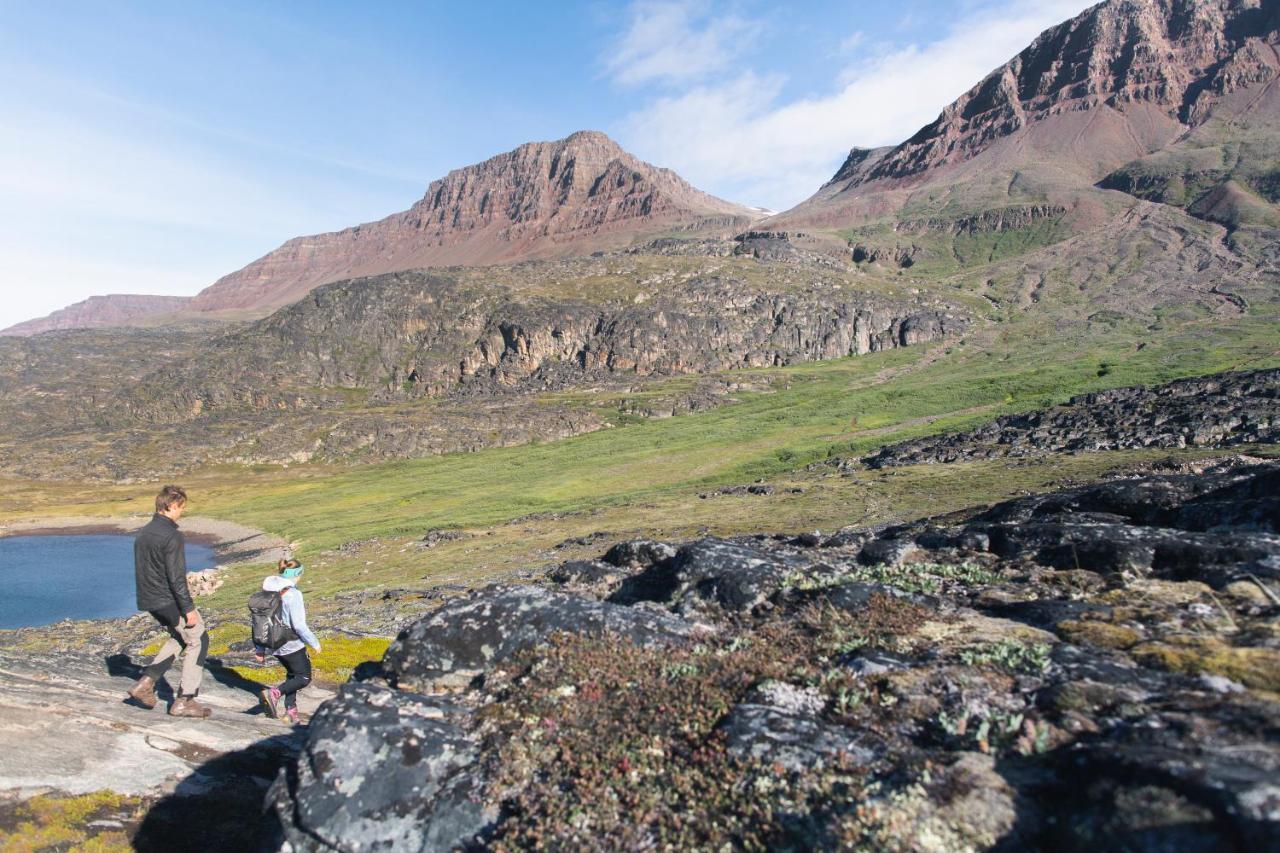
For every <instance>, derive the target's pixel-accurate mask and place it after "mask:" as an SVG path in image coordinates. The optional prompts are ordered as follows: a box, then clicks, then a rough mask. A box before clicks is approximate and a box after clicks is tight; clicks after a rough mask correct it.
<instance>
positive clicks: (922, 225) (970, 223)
mask: <svg viewBox="0 0 1280 853" xmlns="http://www.w3.org/2000/svg"><path fill="white" fill-rule="evenodd" d="M1066 212H1067V208H1065V207H1064V206H1062V205H1060V204H1029V205H1021V206H1018V207H1006V208H1003V209H1001V210H987V211H984V212H982V213H976V214H973V215H972V216H962V217H960V218H958V219H944V218H939V217H932V218H927V219H903V220H901V221H899V222H895V223H894V224H893V230H894V231H895V232H897V233H899V234H920V233H924V232H929V231H934V232H939V233H943V234H950V235H953V236H955V235H960V234H964V235H974V234H998V233H1000V232H1001V231H1010V230H1016V229H1019V228H1027V227H1029V226H1031V225H1032V224H1034V223H1035V222H1037V221H1039V220H1041V219H1054V218H1056V217H1059V216H1062V215H1063V214H1064V213H1066Z"/></svg>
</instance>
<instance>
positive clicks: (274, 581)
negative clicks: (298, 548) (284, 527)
mask: <svg viewBox="0 0 1280 853" xmlns="http://www.w3.org/2000/svg"><path fill="white" fill-rule="evenodd" d="M279 568H280V574H278V575H272V576H270V577H268V578H264V579H263V581H262V592H255V593H254V594H253V595H251V596H250V597H249V612H250V614H251V615H252V619H253V644H254V654H255V656H256V657H257V659H258V662H259V663H261V662H262V661H264V660H266V656H267V652H270V653H271V654H272V655H274V656H275V658H276V660H278V661H280V663H281V664H282V665H283V666H284V669H285V673H286V674H287V675H288V678H286V679H285V680H284V682H283V683H282V684H280V685H279V686H278V687H264V688H263V689H262V693H261V696H262V707H263V708H265V709H266V712H267V714H269V715H270V716H272V717H275V718H279V717H280V700H281V699H282V698H283V699H284V714H285V716H287V717H288V718H289V721H290V722H292V723H294V724H296V723H297V722H298V691H299V690H301V689H302V688H304V687H306V686H307V685H308V684H310V683H311V659H310V658H308V657H307V648H306V647H307V646H310V647H311V648H313V649H315V650H316V651H317V652H319V651H320V640H318V639H317V638H316V635H315V634H313V633H312V632H311V629H310V628H308V627H307V611H306V608H305V606H304V605H303V602H302V591H301V590H300V589H298V578H299V577H300V576H301V575H302V564H301V563H299V562H298V561H297V560H281V561H280V564H279ZM304 643H305V644H306V645H303V644H304Z"/></svg>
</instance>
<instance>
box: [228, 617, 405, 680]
mask: <svg viewBox="0 0 1280 853" xmlns="http://www.w3.org/2000/svg"><path fill="white" fill-rule="evenodd" d="M245 636H246V637H247V636H248V632H247V629H246V632H245ZM319 639H320V648H321V650H322V651H320V652H319V653H316V652H312V651H310V650H308V652H307V653H308V654H309V655H310V656H311V668H312V678H313V679H314V680H315V681H318V682H321V683H328V684H342V683H344V682H346V681H348V680H350V678H351V675H352V673H354V672H355V669H356V667H358V666H359V665H360V664H362V663H370V662H373V663H376V662H377V661H380V660H382V656H383V655H384V654H386V652H387V646H389V645H391V640H389V639H387V638H385V637H346V636H323V635H321V636H320V637H319ZM230 669H231V670H232V671H233V672H235V673H236V674H238V675H240V676H242V677H243V678H247V679H249V680H250V681H255V682H257V683H258V684H275V683H276V682H277V681H280V680H281V676H280V673H281V670H280V669H279V668H278V667H275V666H269V665H268V666H232V667H230Z"/></svg>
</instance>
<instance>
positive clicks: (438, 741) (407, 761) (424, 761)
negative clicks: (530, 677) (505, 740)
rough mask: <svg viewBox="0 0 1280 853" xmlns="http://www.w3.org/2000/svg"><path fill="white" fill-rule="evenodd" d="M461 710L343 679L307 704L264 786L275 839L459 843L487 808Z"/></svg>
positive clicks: (351, 844) (303, 845) (328, 844)
mask: <svg viewBox="0 0 1280 853" xmlns="http://www.w3.org/2000/svg"><path fill="white" fill-rule="evenodd" d="M467 718H468V712H467V711H466V710H465V709H463V708H461V707H460V706H458V705H455V704H454V703H452V702H450V701H448V700H447V699H442V698H440V697H429V696H420V695H416V694H412V693H403V692H399V691H395V690H390V689H387V688H385V687H374V686H370V685H367V684H348V685H346V686H344V687H343V688H342V690H341V692H340V693H339V694H338V696H337V698H335V699H333V700H331V701H329V702H327V703H326V704H325V705H324V706H323V707H322V708H321V709H320V710H319V711H318V712H317V713H316V716H315V718H314V719H313V720H312V721H311V726H310V730H309V732H308V737H307V743H306V746H305V748H304V749H303V752H302V755H301V756H300V757H299V758H298V761H297V763H296V765H295V766H294V767H293V768H292V769H291V771H290V770H288V769H286V770H282V771H281V773H280V776H279V777H278V778H277V779H276V781H275V784H274V785H272V787H271V790H270V792H269V793H268V798H267V802H268V806H269V808H270V809H271V813H272V815H273V816H274V819H275V821H276V822H277V827H276V833H277V838H276V839H274V840H275V841H276V842H277V843H276V845H275V846H277V847H284V848H285V849H290V850H294V851H311V850H331V849H336V850H375V849H386V850H449V849H453V848H455V847H459V846H466V845H468V844H469V843H471V842H472V840H473V839H474V838H475V837H476V835H477V834H478V833H480V832H481V831H483V830H484V829H485V827H487V826H488V825H490V824H491V823H492V822H493V821H494V820H495V819H496V817H497V810H496V808H495V807H494V806H493V805H487V806H486V805H485V802H484V799H485V798H484V781H483V777H482V775H481V773H480V770H479V767H478V757H479V750H478V746H477V744H476V743H475V741H474V740H472V738H471V737H470V736H469V735H468V734H467V733H466V721H467ZM229 819H230V816H229ZM286 845H287V846H286Z"/></svg>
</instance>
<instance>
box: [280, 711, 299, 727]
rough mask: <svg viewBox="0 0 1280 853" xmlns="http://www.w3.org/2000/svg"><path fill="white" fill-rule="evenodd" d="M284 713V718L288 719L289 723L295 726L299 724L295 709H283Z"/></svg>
mask: <svg viewBox="0 0 1280 853" xmlns="http://www.w3.org/2000/svg"><path fill="white" fill-rule="evenodd" d="M284 713H285V716H287V717H288V718H289V722H291V723H293V724H294V725H295V726H296V725H298V724H299V723H298V709H297V708H285V709H284Z"/></svg>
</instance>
